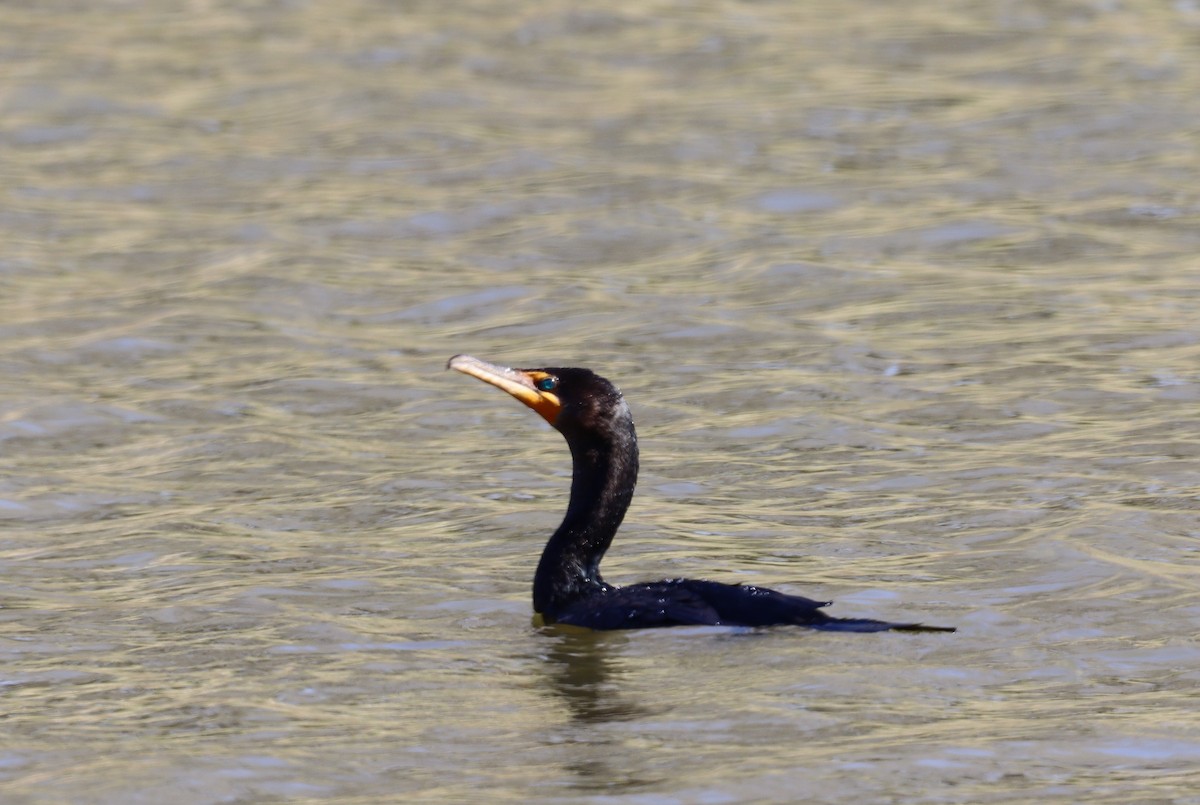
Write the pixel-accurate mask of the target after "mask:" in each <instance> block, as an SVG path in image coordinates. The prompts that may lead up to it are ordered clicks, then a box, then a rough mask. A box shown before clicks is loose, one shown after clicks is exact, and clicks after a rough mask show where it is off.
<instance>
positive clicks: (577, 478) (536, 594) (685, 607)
mask: <svg viewBox="0 0 1200 805" xmlns="http://www.w3.org/2000/svg"><path fill="white" fill-rule="evenodd" d="M447 368H450V369H457V370H458V371H460V372H463V373H465V374H468V375H471V376H472V377H476V378H479V379H480V380H482V381H483V382H485V383H490V384H491V385H493V386H497V387H498V388H501V389H503V390H504V391H507V392H508V393H509V394H511V395H512V396H514V397H516V398H517V399H518V400H520V401H521V402H523V403H525V405H527V406H529V407H530V408H532V409H533V410H534V411H537V412H538V413H539V414H541V415H542V417H543V418H544V419H545V420H546V421H547V422H549V423H550V424H551V425H553V426H554V428H555V429H556V430H558V431H559V433H561V434H562V435H563V436H565V437H566V439H567V445H568V446H569V447H570V448H571V459H572V462H573V474H572V477H571V501H570V503H569V504H568V506H567V514H566V517H564V518H563V521H562V525H560V526H559V527H558V530H557V531H555V532H554V535H553V536H552V537H550V541H549V542H548V543H547V544H546V548H545V550H544V551H543V552H542V559H541V561H540V562H538V568H537V573H536V574H535V575H534V577H533V609H534V612H535V613H537V615H539V616H540V618H541V620H542V621H543V622H544V623H564V624H571V625H574V626H582V627H586V628H590V629H637V628H643V627H649V626H683V625H698V624H711V625H726V626H771V625H775V624H795V625H798V626H808V627H811V628H814V629H824V630H829V631H841V632H880V631H886V630H888V629H893V630H902V631H910V632H925V631H928V632H953V631H954V629H953V628H952V627H945V626H924V625H922V624H918V623H887V622H884V621H877V620H867V619H861V618H835V617H832V616H830V615H826V614H825V613H824V612H822V611H821V607H823V606H826V605H827V604H828V602H820V601H813V600H811V599H808V598H802V597H800V596H798V595H786V594H784V593H780V592H776V591H775V590H768V589H765V588H762V587H751V586H743V585H740V584H721V583H719V582H715V581H700V580H696V579H669V580H665V581H652V582H648V583H644V584H631V585H629V586H627V587H615V586H613V585H611V584H608V583H606V582H605V581H604V579H602V578H600V560H601V559H602V558H603V557H604V552H605V551H606V550H608V546H609V544H610V543H611V542H612V539H613V536H614V535H615V534H616V533H617V527H618V526H620V525H621V520H622V519H623V518H624V517H625V510H626V509H628V508H629V501H630V500H631V499H632V498H633V488H634V485H635V484H636V483H637V472H638V446H637V434H636V433H635V432H634V429H633V417H632V416H631V415H630V413H629V406H628V405H626V404H625V399H624V398H623V397H622V396H621V392H620V391H618V390H617V388H616V386H614V385H613V384H612V383H610V382H608V381H607V380H605V379H604V378H603V377H600V376H599V375H597V374H595V373H594V372H592V371H591V370H590V369H566V368H563V369H559V368H551V369H508V368H505V367H502V366H496V365H494V364H490V363H487V362H485V361H481V360H479V359H477V358H472V357H470V356H469V355H455V356H454V357H453V358H451V359H450V362H449V364H447Z"/></svg>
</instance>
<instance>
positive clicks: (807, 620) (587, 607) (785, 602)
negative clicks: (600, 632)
mask: <svg viewBox="0 0 1200 805" xmlns="http://www.w3.org/2000/svg"><path fill="white" fill-rule="evenodd" d="M828 605H829V602H828V601H814V600H813V599H811V598H805V597H803V596H799V595H788V594H787V593H781V592H778V591H777V590H770V589H767V588H766V587H749V586H743V585H740V584H721V583H720V582H716V581H701V580H697V579H670V580H667V581H654V582H649V583H645V584H631V585H629V586H628V587H610V588H608V589H607V590H604V591H603V592H597V593H596V594H595V595H592V596H589V597H587V598H584V599H581V600H579V601H577V602H575V603H574V604H572V605H571V606H569V607H567V608H566V609H565V610H564V611H563V612H561V613H559V616H558V618H557V619H556V620H557V621H558V622H559V623H569V624H572V625H575V626H583V627H585V628H588V629H645V628H650V627H655V626H702V625H707V626H777V625H782V624H790V625H793V626H807V627H809V628H810V629H820V630H822V631H829V632H884V631H888V630H894V631H912V632H924V631H931V632H952V631H954V629H952V628H948V627H941V626H924V625H922V624H919V623H889V622H887V621H878V620H871V619H869V618H835V617H832V616H830V615H827V614H825V613H824V612H822V611H821V607H825V606H828Z"/></svg>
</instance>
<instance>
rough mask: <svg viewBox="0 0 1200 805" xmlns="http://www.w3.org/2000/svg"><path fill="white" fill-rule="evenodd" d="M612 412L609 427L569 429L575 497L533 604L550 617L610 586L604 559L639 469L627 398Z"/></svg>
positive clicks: (550, 545)
mask: <svg viewBox="0 0 1200 805" xmlns="http://www.w3.org/2000/svg"><path fill="white" fill-rule="evenodd" d="M611 414H612V418H611V420H609V421H606V422H604V423H603V427H599V428H597V427H588V428H575V429H571V430H567V429H563V435H564V436H565V437H566V438H567V444H568V445H570V447H571V461H572V466H573V470H572V475H571V502H570V503H569V504H568V505H567V514H566V516H565V517H564V518H563V521H562V525H560V526H559V527H558V530H557V531H555V532H554V535H553V536H552V537H550V541H549V542H547V543H546V549H545V550H544V551H542V559H541V561H540V562H538V568H537V574H536V575H535V576H534V577H533V609H534V611H535V612H540V613H542V615H543V616H545V617H546V618H547V620H553V619H554V617H555V615H556V613H557V611H558V610H560V609H561V608H562V607H564V606H566V605H567V604H569V603H571V602H572V601H575V600H577V599H579V598H580V597H583V596H586V595H588V594H590V593H594V592H597V591H600V590H604V589H608V588H607V585H605V583H604V580H603V579H602V578H600V560H601V559H602V558H603V557H604V552H605V551H607V550H608V546H609V545H610V544H611V543H612V539H613V536H614V535H615V534H616V533H617V528H618V527H619V526H620V525H621V520H622V519H624V517H625V510H626V509H628V508H629V501H630V500H631V499H632V498H633V488H634V486H635V485H636V483H637V473H638V446H637V435H636V433H635V431H634V429H633V419H632V418H631V417H630V415H629V409H628V408H627V407H626V406H625V402H624V401H623V400H621V401H620V402H619V405H618V408H617V410H615V411H612V412H611Z"/></svg>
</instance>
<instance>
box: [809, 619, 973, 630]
mask: <svg viewBox="0 0 1200 805" xmlns="http://www.w3.org/2000/svg"><path fill="white" fill-rule="evenodd" d="M808 625H809V626H811V627H812V628H813V629H819V630H820V631H822V632H953V631H957V630H956V629H955V628H954V627H953V626H926V625H925V624H923V623H888V622H887V621H876V620H871V619H870V618H829V619H828V620H824V621H820V622H818V623H812V624H808Z"/></svg>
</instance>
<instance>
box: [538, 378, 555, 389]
mask: <svg viewBox="0 0 1200 805" xmlns="http://www.w3.org/2000/svg"><path fill="white" fill-rule="evenodd" d="M535 385H536V386H537V390H538V391H554V390H555V389H556V388H558V378H557V377H543V378H542V379H541V380H539V381H538V382H537V383H536V384H535Z"/></svg>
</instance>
